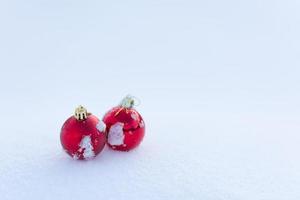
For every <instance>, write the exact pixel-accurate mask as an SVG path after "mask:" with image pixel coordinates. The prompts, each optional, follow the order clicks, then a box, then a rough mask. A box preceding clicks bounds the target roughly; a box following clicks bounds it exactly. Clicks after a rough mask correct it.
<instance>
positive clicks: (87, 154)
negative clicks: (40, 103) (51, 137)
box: [60, 106, 106, 160]
mask: <svg viewBox="0 0 300 200" xmlns="http://www.w3.org/2000/svg"><path fill="white" fill-rule="evenodd" d="M60 140H61V144H62V146H63V148H64V150H65V151H66V152H67V153H68V154H69V155H70V156H71V157H73V158H74V159H79V160H88V159H91V158H93V157H95V156H96V155H98V154H99V153H100V152H101V151H102V149H103V148H104V145H105V141H106V135H105V124H104V123H103V122H102V121H99V119H98V118H97V117H96V116H94V115H92V114H89V113H87V112H86V109H85V108H83V107H82V106H81V107H78V108H77V109H76V111H75V115H74V116H71V117H70V118H69V119H68V120H67V121H66V122H65V123H64V125H63V127H62V129H61V133H60Z"/></svg>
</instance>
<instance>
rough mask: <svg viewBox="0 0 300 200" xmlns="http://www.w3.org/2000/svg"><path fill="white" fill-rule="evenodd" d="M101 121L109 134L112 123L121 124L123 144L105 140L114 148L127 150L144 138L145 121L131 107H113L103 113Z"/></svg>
mask: <svg viewBox="0 0 300 200" xmlns="http://www.w3.org/2000/svg"><path fill="white" fill-rule="evenodd" d="M103 121H104V123H105V124H106V130H107V134H110V128H111V126H113V125H114V124H116V123H122V124H123V134H124V139H123V144H119V145H113V144H110V142H109V140H107V144H108V146H109V147H111V148H112V149H114V150H119V151H129V150H131V149H133V148H135V147H137V146H138V145H139V144H140V143H141V142H142V140H143V138H144V135H145V123H144V121H143V118H142V116H141V115H140V114H139V113H138V112H137V111H136V110H135V109H133V108H124V107H121V106H117V107H114V108H112V109H111V110H110V111H108V112H107V113H106V114H105V116H104V118H103ZM108 137H109V135H108Z"/></svg>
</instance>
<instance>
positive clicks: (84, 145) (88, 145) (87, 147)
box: [79, 135, 95, 159]
mask: <svg viewBox="0 0 300 200" xmlns="http://www.w3.org/2000/svg"><path fill="white" fill-rule="evenodd" d="M79 146H80V149H79V151H82V150H83V157H84V158H85V159H89V158H92V157H94V156H95V153H94V150H93V149H94V148H93V145H92V140H91V136H89V135H87V136H84V137H83V138H82V140H81V142H80V144H79Z"/></svg>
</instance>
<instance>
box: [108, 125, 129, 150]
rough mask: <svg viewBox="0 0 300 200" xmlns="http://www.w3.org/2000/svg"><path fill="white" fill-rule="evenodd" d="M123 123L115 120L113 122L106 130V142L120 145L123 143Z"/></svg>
mask: <svg viewBox="0 0 300 200" xmlns="http://www.w3.org/2000/svg"><path fill="white" fill-rule="evenodd" d="M123 127H124V124H123V123H120V122H117V123H115V124H113V125H112V126H111V127H110V129H109V132H108V137H107V142H108V143H109V144H110V145H121V144H123V143H124V137H125V136H124V133H123Z"/></svg>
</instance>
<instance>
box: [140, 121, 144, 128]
mask: <svg viewBox="0 0 300 200" xmlns="http://www.w3.org/2000/svg"><path fill="white" fill-rule="evenodd" d="M140 127H141V128H144V127H145V124H144V121H143V120H142V121H141V122H140Z"/></svg>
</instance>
